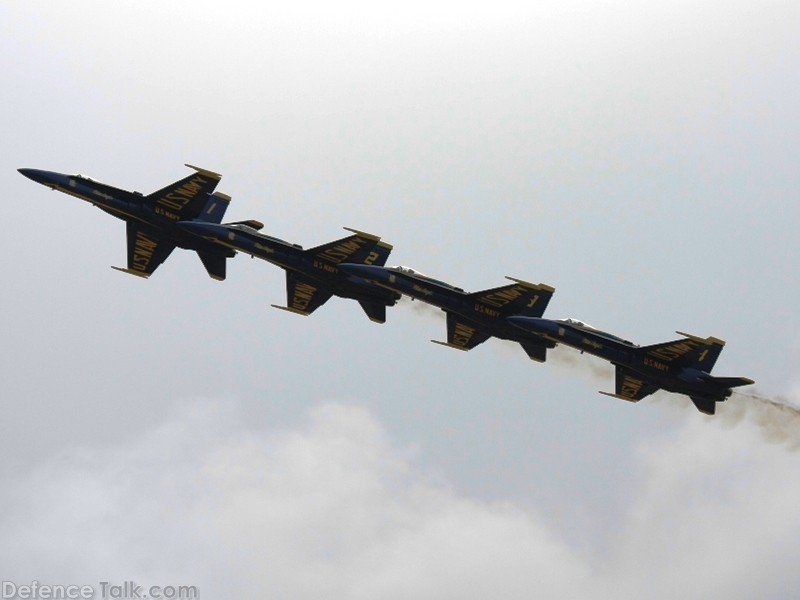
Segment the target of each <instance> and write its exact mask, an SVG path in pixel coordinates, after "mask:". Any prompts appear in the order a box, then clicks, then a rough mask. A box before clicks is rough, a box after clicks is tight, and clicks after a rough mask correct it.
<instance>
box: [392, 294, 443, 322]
mask: <svg viewBox="0 0 800 600" xmlns="http://www.w3.org/2000/svg"><path fill="white" fill-rule="evenodd" d="M397 306H402V307H405V308H409V309H411V310H413V311H414V312H415V313H417V314H418V315H421V316H428V317H435V318H436V319H437V320H441V319H444V318H445V312H444V311H443V310H441V309H440V308H437V307H435V306H433V305H432V304H428V303H427V302H423V301H422V300H414V299H413V298H409V297H408V296H401V297H400V300H398V302H397Z"/></svg>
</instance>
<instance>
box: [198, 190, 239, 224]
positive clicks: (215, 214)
mask: <svg viewBox="0 0 800 600" xmlns="http://www.w3.org/2000/svg"><path fill="white" fill-rule="evenodd" d="M230 202H231V197H230V196H228V195H227V194H223V193H222V192H214V193H213V194H211V195H210V196H209V197H208V202H206V205H205V206H204V207H203V210H202V212H201V213H200V214H199V215H198V216H197V219H198V220H199V221H206V222H208V223H222V218H223V217H224V216H225V211H226V210H228V205H229V204H230Z"/></svg>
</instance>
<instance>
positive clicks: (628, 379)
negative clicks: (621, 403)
mask: <svg viewBox="0 0 800 600" xmlns="http://www.w3.org/2000/svg"><path fill="white" fill-rule="evenodd" d="M616 379H617V381H616V393H614V394H609V393H608V392H600V393H601V394H605V395H606V396H612V397H614V398H620V399H621V400H628V401H629V402H638V401H639V400H641V399H642V398H644V397H646V396H649V395H650V394H653V393H655V392H657V391H658V390H659V389H661V388H659V387H658V386H657V385H654V384H652V383H650V382H649V381H646V380H644V379H643V378H642V377H641V375H639V374H638V373H636V372H635V371H631V370H630V369H626V368H625V367H620V366H617V376H616Z"/></svg>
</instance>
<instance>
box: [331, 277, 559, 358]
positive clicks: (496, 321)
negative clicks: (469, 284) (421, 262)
mask: <svg viewBox="0 0 800 600" xmlns="http://www.w3.org/2000/svg"><path fill="white" fill-rule="evenodd" d="M339 269H340V270H342V271H344V272H346V273H349V274H351V275H353V276H354V277H359V278H361V279H365V280H367V281H370V282H372V283H373V284H374V285H375V286H376V287H378V288H382V289H386V290H389V291H392V292H396V293H401V294H405V295H407V296H410V297H411V298H414V299H417V300H422V301H423V302H427V303H428V304H432V305H433V306H437V307H439V308H441V309H442V310H443V311H444V312H445V313H446V314H447V341H446V342H440V341H437V340H431V341H432V342H434V343H436V344H441V345H443V346H448V347H450V348H456V349H458V350H471V349H472V348H474V347H475V346H477V345H478V344H481V343H483V342H485V341H486V340H487V339H489V338H490V337H492V336H494V337H498V338H501V339H504V340H510V341H513V342H519V344H520V345H521V346H522V348H523V349H524V350H525V352H526V353H527V354H528V356H529V357H530V358H531V359H533V360H535V361H538V362H544V361H545V358H546V354H547V348H553V347H554V346H555V344H554V343H553V342H551V341H549V340H545V339H544V338H542V337H541V336H537V335H533V334H528V333H525V332H523V331H521V330H519V329H517V328H515V327H513V326H511V325H510V324H509V323H508V322H507V321H506V320H505V319H506V317H508V316H510V315H528V316H534V317H541V316H542V314H544V310H545V308H547V304H548V302H550V298H551V297H552V296H553V292H554V291H555V290H554V288H552V287H550V286H549V285H545V284H543V283H528V282H527V281H522V280H521V279H514V278H513V277H507V279H510V280H511V281H513V282H514V283H512V284H509V285H504V286H501V287H497V288H492V289H489V290H483V291H480V292H473V293H467V292H465V291H464V290H462V289H461V288H459V287H455V286H453V285H450V284H449V283H445V282H443V281H439V280H438V279H433V278H431V277H428V276H427V275H423V274H422V273H420V272H419V271H415V270H414V269H410V268H408V267H402V266H397V267H381V266H375V265H357V264H341V265H339Z"/></svg>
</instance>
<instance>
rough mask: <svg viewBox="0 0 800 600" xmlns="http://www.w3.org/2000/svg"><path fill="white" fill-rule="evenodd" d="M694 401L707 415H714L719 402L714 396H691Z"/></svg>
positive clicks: (698, 408)
mask: <svg viewBox="0 0 800 600" xmlns="http://www.w3.org/2000/svg"><path fill="white" fill-rule="evenodd" d="M690 398H691V399H692V402H694V405H695V406H696V407H697V410H699V411H700V412H701V413H703V414H706V415H713V414H714V411H715V410H716V408H717V402H716V401H715V400H714V399H713V398H705V397H703V396H690Z"/></svg>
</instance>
